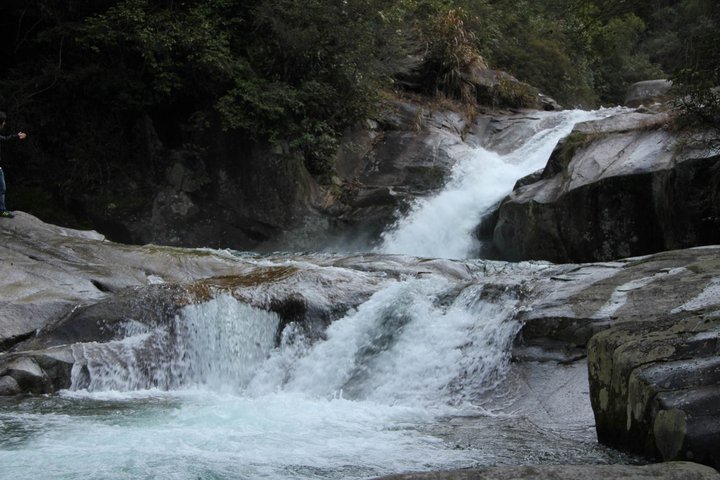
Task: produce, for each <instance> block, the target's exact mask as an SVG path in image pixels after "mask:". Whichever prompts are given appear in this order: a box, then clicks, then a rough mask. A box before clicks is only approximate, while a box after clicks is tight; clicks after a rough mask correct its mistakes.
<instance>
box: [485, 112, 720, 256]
mask: <svg viewBox="0 0 720 480" xmlns="http://www.w3.org/2000/svg"><path fill="white" fill-rule="evenodd" d="M666 121H667V117H666V116H665V115H664V114H657V115H648V114H639V113H637V112H627V113H624V114H620V115H616V116H614V117H610V118H607V119H603V120H600V121H594V122H585V123H581V124H579V125H577V126H576V128H575V130H574V131H573V133H572V134H571V135H570V136H568V137H567V138H566V139H565V140H563V141H562V142H560V143H559V144H558V146H557V148H556V149H555V151H554V152H553V155H552V157H551V158H550V160H549V162H548V164H547V166H546V168H545V170H544V171H543V174H542V176H541V178H540V179H539V180H537V181H535V182H533V183H520V184H518V185H517V187H516V188H515V190H514V191H513V192H512V193H511V194H510V195H509V196H508V197H507V198H506V199H505V200H504V201H503V203H502V204H501V206H500V209H499V212H498V216H497V223H496V224H495V228H494V232H493V241H494V244H495V247H496V248H497V250H498V251H499V255H500V258H503V259H507V260H524V259H545V260H550V261H554V262H592V261H605V260H613V259H616V258H623V257H630V256H636V255H644V254H648V253H655V252H659V251H663V250H672V249H678V248H687V247H692V246H697V245H708V244H716V243H720V201H718V199H720V151H717V150H716V149H714V148H713V147H712V143H711V142H710V141H709V139H707V138H703V137H702V136H701V135H696V136H688V135H685V136H683V137H681V136H680V135H679V134H678V133H676V132H672V131H670V130H666V129H663V128H662V126H663V125H664V124H665V122H666Z"/></svg>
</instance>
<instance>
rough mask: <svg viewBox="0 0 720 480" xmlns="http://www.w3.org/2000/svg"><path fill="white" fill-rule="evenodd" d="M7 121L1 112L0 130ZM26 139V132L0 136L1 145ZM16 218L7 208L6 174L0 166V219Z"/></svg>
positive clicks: (0, 156)
mask: <svg viewBox="0 0 720 480" xmlns="http://www.w3.org/2000/svg"><path fill="white" fill-rule="evenodd" d="M6 121H7V115H6V114H5V112H0V130H2V129H3V128H5V122H6ZM26 138H27V134H26V133H25V132H18V133H16V134H14V135H0V145H1V144H2V143H3V142H8V141H10V140H25V139H26ZM0 162H2V150H0ZM14 216H15V215H13V214H12V212H11V211H9V210H8V209H7V207H6V206H5V173H3V169H2V165H0V217H5V218H13V217H14Z"/></svg>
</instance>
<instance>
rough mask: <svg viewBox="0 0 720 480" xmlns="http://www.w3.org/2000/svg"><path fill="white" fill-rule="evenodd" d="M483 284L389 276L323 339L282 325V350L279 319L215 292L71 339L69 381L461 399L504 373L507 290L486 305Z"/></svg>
mask: <svg viewBox="0 0 720 480" xmlns="http://www.w3.org/2000/svg"><path fill="white" fill-rule="evenodd" d="M484 288H485V287H484V286H483V285H481V284H480V285H466V286H465V287H464V288H463V289H462V291H460V292H459V293H458V292H457V291H456V289H455V288H454V287H453V285H452V284H451V283H450V282H448V281H447V280H446V279H443V278H441V277H439V276H429V277H428V278H422V279H407V280H402V281H397V282H394V283H392V284H391V285H389V286H388V287H387V288H383V289H380V290H379V291H378V292H377V293H375V294H374V295H373V296H372V297H371V298H370V299H369V300H368V301H366V302H364V303H362V304H361V305H360V306H359V307H358V308H357V309H354V310H352V311H350V312H349V313H348V314H347V315H345V316H344V317H343V318H341V319H339V320H336V321H335V322H333V323H332V324H331V325H330V326H329V327H328V329H327V331H326V337H325V338H324V339H321V340H318V341H314V342H313V341H311V340H310V339H308V338H305V336H304V335H303V333H302V330H301V329H297V328H294V326H293V325H292V324H291V325H290V326H288V327H286V328H285V330H284V331H283V335H282V341H281V342H280V344H279V345H275V338H276V335H277V328H278V325H279V319H278V317H277V315H275V314H274V313H269V312H266V311H264V310H260V309H257V308H253V307H249V306H247V305H245V304H243V303H241V302H240V301H238V300H236V299H235V298H233V297H232V296H230V295H220V296H218V297H217V298H215V299H213V300H210V301H208V302H205V303H202V304H199V305H189V306H187V307H184V308H183V310H182V311H181V312H180V313H179V314H178V315H177V316H176V317H175V318H174V319H173V322H171V324H170V325H168V326H165V327H157V328H155V329H153V330H147V329H142V328H140V327H137V326H135V327H128V331H129V332H130V333H131V335H129V336H127V337H126V338H124V339H123V340H118V341H115V342H109V343H105V344H96V343H90V344H77V345H75V346H74V347H73V351H74V354H75V357H76V364H75V368H74V369H73V388H74V389H76V390H77V389H86V390H89V391H107V390H120V391H127V390H141V389H149V388H159V389H162V390H173V389H186V388H200V389H207V390H212V391H215V392H217V391H228V392H232V393H235V394H240V395H244V396H250V397H258V396H262V395H267V394H271V393H276V392H286V393H288V394H302V395H309V396H311V397H318V398H336V397H342V398H347V399H350V400H370V401H373V402H377V403H386V404H398V403H399V404H407V405H426V406H427V405H433V404H436V403H438V402H439V403H441V404H458V403H462V402H465V401H467V400H471V399H469V398H466V397H467V396H468V392H473V394H478V393H481V392H483V391H485V390H487V389H489V388H491V387H492V386H493V385H494V382H496V381H497V380H498V379H499V378H501V374H502V372H503V371H504V369H505V368H506V366H507V363H508V359H509V351H510V344H511V342H512V339H513V337H514V335H515V334H516V333H517V330H518V328H519V325H518V324H517V322H515V321H513V319H512V317H513V313H514V311H515V310H514V309H515V308H516V306H517V303H518V298H517V296H516V295H515V294H514V293H513V292H512V290H509V291H508V293H506V294H504V295H502V296H501V298H494V300H493V301H487V300H482V299H481V297H482V292H483V289H484ZM449 295H450V297H449ZM448 298H452V301H448Z"/></svg>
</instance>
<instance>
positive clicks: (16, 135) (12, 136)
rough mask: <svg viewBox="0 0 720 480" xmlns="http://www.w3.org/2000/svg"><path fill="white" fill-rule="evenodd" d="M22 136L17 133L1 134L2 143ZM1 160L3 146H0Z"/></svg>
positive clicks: (0, 160) (0, 142)
mask: <svg viewBox="0 0 720 480" xmlns="http://www.w3.org/2000/svg"><path fill="white" fill-rule="evenodd" d="M19 138H20V137H19V136H18V134H17V133H14V134H12V135H0V145H2V142H7V141H10V140H18V139H19ZM0 162H2V148H0Z"/></svg>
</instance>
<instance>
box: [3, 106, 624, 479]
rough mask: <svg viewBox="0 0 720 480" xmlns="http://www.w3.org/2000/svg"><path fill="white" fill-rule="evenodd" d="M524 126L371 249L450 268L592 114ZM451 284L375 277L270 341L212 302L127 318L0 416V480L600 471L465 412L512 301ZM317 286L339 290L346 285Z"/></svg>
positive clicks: (248, 321)
mask: <svg viewBox="0 0 720 480" xmlns="http://www.w3.org/2000/svg"><path fill="white" fill-rule="evenodd" d="M539 115H541V116H544V117H545V120H548V119H550V120H552V119H554V118H555V119H557V122H555V125H554V126H553V127H552V128H544V129H541V130H539V131H538V132H536V134H535V135H534V136H533V137H532V138H531V139H530V140H528V141H527V142H526V143H525V144H524V145H523V146H522V147H521V148H520V149H518V150H516V151H515V152H513V153H511V154H509V155H506V156H500V155H497V154H494V153H491V152H486V151H484V150H482V149H478V150H477V151H476V152H475V153H476V154H477V155H473V156H472V157H468V158H465V159H461V160H460V161H458V164H457V167H456V169H455V171H454V172H453V177H452V179H451V180H450V182H449V183H448V186H447V188H446V190H445V191H443V192H442V193H440V194H439V195H438V196H436V197H434V198H432V199H426V200H423V201H420V202H418V204H417V205H415V207H414V208H413V209H412V211H411V212H410V214H409V215H408V216H407V217H405V218H404V219H403V220H401V221H400V222H399V223H398V225H397V227H396V228H395V229H394V230H392V231H391V232H388V233H387V234H386V235H385V236H384V240H385V242H384V245H383V250H384V251H387V252H402V253H409V254H415V255H424V256H435V257H458V258H460V257H466V256H468V255H469V254H470V253H471V252H472V251H473V249H475V248H476V246H475V245H473V240H472V235H471V231H472V229H473V228H474V227H475V225H476V224H477V222H478V219H479V218H480V216H481V215H482V214H483V212H484V210H485V209H487V208H490V207H491V206H492V205H493V204H494V203H495V202H497V200H499V199H500V198H501V197H502V196H503V195H505V194H506V193H507V192H508V191H509V189H510V188H511V187H512V184H513V183H514V182H515V180H516V179H517V178H518V177H521V176H523V175H525V174H526V173H529V172H532V171H534V170H537V169H538V168H540V167H541V166H542V165H543V164H544V162H545V161H546V160H547V158H548V156H549V155H550V151H551V150H552V148H553V147H554V145H555V143H556V142H557V141H558V139H559V138H561V137H562V136H563V135H565V134H567V132H569V130H570V128H572V125H573V124H574V123H575V122H577V121H580V120H583V119H587V118H594V117H596V116H598V115H602V114H599V113H585V112H565V113H561V114H550V113H548V114H539ZM551 123H552V122H551ZM451 226H452V227H453V228H451ZM455 226H458V228H457V229H455V228H454V227H455ZM293 261H294V260H293V259H288V262H293ZM373 261H374V262H375V263H382V262H383V261H387V262H392V259H385V258H377V259H374V260H373ZM297 263H298V265H299V264H300V262H297ZM388 264H389V263H388ZM468 264H469V263H468ZM298 268H304V267H302V266H298ZM333 268H335V270H339V269H340V267H333ZM448 268H449V270H448V271H452V269H453V268H457V266H453V267H448ZM381 270H382V269H379V271H381ZM355 274H357V273H353V272H350V271H343V275H345V276H344V277H342V278H344V279H345V280H347V279H348V278H349V277H350V276H352V275H355ZM358 275H359V274H358ZM451 276H452V275H451ZM460 277H462V275H460ZM363 278H364V277H363ZM457 278H458V276H455V277H453V280H450V277H448V278H443V277H442V276H441V275H440V274H439V273H437V272H435V273H433V272H429V271H428V272H424V271H423V272H422V275H420V274H418V275H410V276H408V277H407V278H406V277H404V276H402V275H400V276H399V277H398V278H395V279H390V278H388V279H383V283H382V285H383V287H378V288H377V290H376V292H375V293H374V294H373V295H372V296H371V297H370V298H369V299H368V300H366V301H365V302H362V303H360V304H359V305H358V306H357V308H355V309H352V310H351V311H349V312H347V314H346V315H344V316H343V317H342V318H340V319H338V320H335V321H334V322H333V323H332V324H331V325H330V326H329V327H328V328H327V330H326V331H325V332H324V336H323V337H322V338H309V337H307V336H306V334H307V332H306V331H305V330H304V329H303V328H301V326H299V325H295V324H292V323H291V324H289V325H285V326H284V328H283V330H282V331H281V332H279V331H278V329H279V328H280V321H279V318H278V316H277V315H276V314H274V313H271V312H267V311H265V310H261V309H258V308H253V307H250V306H248V305H246V304H243V303H242V302H240V301H238V300H236V299H235V298H234V297H232V296H230V295H221V296H218V297H217V298H214V299H212V300H210V301H209V302H206V303H203V304H200V305H190V306H187V307H185V308H184V309H183V310H182V311H181V312H180V313H179V314H178V315H177V316H176V317H175V318H173V319H169V321H168V322H167V324H165V325H161V326H157V327H153V328H149V327H147V326H144V325H142V324H140V323H137V322H129V323H128V324H127V325H126V327H125V332H124V337H125V338H124V339H122V340H117V341H114V342H108V343H104V344H97V343H85V344H77V345H74V346H73V349H72V352H73V355H74V356H75V360H76V363H75V366H74V368H73V372H72V375H73V389H72V390H71V391H68V392H64V394H63V395H60V396H58V397H52V398H38V399H36V398H29V399H26V400H25V401H24V402H21V403H20V404H13V405H10V406H9V407H8V408H7V409H3V408H0V463H2V465H3V468H2V469H1V470H0V478H3V479H4V478H8V479H10V478H12V479H13V480H23V479H35V478H50V479H66V478H67V479H69V478H103V479H126V478H148V479H149V478H153V479H156V478H161V479H183V480H185V479H188V480H190V479H193V480H194V479H198V478H201V479H237V478H242V479H255V478H273V479H365V478H371V477H374V476H376V475H382V474H387V473H393V472H401V471H417V470H430V469H443V468H459V467H469V466H474V465H516V464H526V463H588V462H595V463H600V462H610V461H613V458H612V457H611V456H608V454H607V453H606V452H604V451H602V450H600V449H598V448H597V446H595V445H594V444H591V445H582V440H578V439H577V438H571V439H570V440H568V439H563V438H561V437H559V436H558V435H557V434H556V432H548V431H545V430H543V429H541V428H539V427H537V426H536V425H533V424H532V422H527V421H524V420H523V419H522V418H517V417H515V416H513V415H498V414H493V413H490V412H488V411H486V410H485V409H484V408H482V407H481V406H480V405H478V403H477V400H478V398H481V397H482V394H483V392H485V391H487V390H492V389H493V388H494V387H496V386H497V385H498V384H499V382H502V381H503V379H504V375H505V373H506V372H507V370H508V367H509V355H510V345H511V342H512V340H513V338H514V336H515V335H516V333H517V331H518V328H519V325H518V323H517V322H516V321H514V320H513V318H514V313H515V311H516V309H517V308H521V307H522V305H521V298H520V295H518V294H517V293H516V292H515V291H514V290H513V289H512V288H499V289H498V290H497V291H490V292H489V293H491V294H489V295H484V293H487V292H486V291H485V290H484V289H485V288H487V287H488V285H483V280H482V279H476V280H477V281H474V282H470V281H465V280H463V281H459V280H457ZM325 282H326V283H327V284H329V285H330V286H332V287H333V288H334V289H335V291H338V290H339V289H342V291H343V295H353V294H354V292H353V291H352V289H351V285H353V282H348V281H342V282H337V285H332V284H333V280H331V279H329V280H325ZM463 282H464V283H463ZM359 283H362V282H359ZM519 283H521V282H519V281H517V282H515V284H519ZM296 287H297V289H298V291H299V292H301V293H302V294H303V295H304V296H305V298H314V299H318V298H321V297H322V295H323V293H322V292H320V291H314V290H313V286H312V284H311V283H308V284H302V285H297V286H296ZM326 287H327V285H326ZM246 293H247V292H246ZM258 294H259V295H262V292H259V293H258ZM326 303H329V300H328V301H327V302H326ZM278 336H279V337H280V339H281V340H280V342H279V345H278V344H276V339H277V338H278ZM2 401H3V400H2V399H0V402H2ZM1 406H3V405H2V403H0V407H1ZM467 415H471V416H472V417H466V416H467ZM447 417H452V418H473V419H475V420H474V421H475V422H481V423H480V424H479V425H480V426H479V427H478V426H475V427H474V428H476V429H479V430H476V434H475V437H480V438H482V435H480V434H478V433H477V432H478V431H479V432H491V433H484V435H485V438H487V439H488V441H487V442H484V443H482V444H481V445H475V446H462V448H459V447H460V446H459V445H458V443H457V442H456V441H455V440H452V441H450V440H448V441H446V440H445V439H444V438H445V437H446V436H447V434H446V433H444V432H445V430H443V429H445V428H447V427H446V426H443V427H440V426H439V423H438V421H437V419H438V418H447ZM443 425H447V423H446V422H445V423H443ZM476 425H477V424H476ZM460 437H461V436H460ZM451 438H454V437H451Z"/></svg>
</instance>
